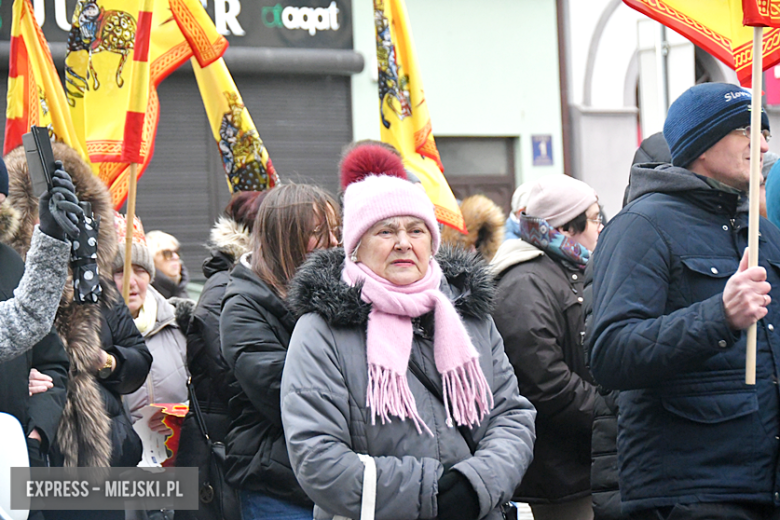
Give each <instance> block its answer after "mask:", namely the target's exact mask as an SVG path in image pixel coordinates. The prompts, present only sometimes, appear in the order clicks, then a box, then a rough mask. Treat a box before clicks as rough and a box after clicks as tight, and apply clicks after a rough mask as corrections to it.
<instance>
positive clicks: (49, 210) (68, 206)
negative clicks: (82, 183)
mask: <svg viewBox="0 0 780 520" xmlns="http://www.w3.org/2000/svg"><path fill="white" fill-rule="evenodd" d="M55 164H56V165H57V170H55V172H54V174H53V175H52V188H51V189H50V190H49V191H47V192H46V193H44V194H43V195H41V197H40V200H39V204H38V218H39V220H40V227H41V231H43V232H44V233H46V234H47V235H49V236H50V237H53V238H57V239H59V240H63V241H64V240H65V236H66V235H67V236H68V237H70V238H71V239H75V238H76V237H78V236H79V228H78V226H77V224H78V221H79V218H81V216H82V215H83V214H84V211H83V210H82V209H81V208H80V207H79V199H78V197H76V187H75V186H73V182H72V181H71V179H70V175H68V174H67V172H66V171H65V170H63V169H62V162H61V161H56V162H55Z"/></svg>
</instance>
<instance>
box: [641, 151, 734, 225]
mask: <svg viewBox="0 0 780 520" xmlns="http://www.w3.org/2000/svg"><path fill="white" fill-rule="evenodd" d="M650 193H665V194H669V195H675V194H678V195H682V196H684V197H686V198H689V199H691V200H692V201H693V202H695V203H697V204H700V205H704V206H708V207H710V208H711V209H714V207H716V206H718V205H722V204H723V202H724V200H725V202H726V204H727V206H728V210H729V211H730V212H732V213H736V212H739V213H746V212H747V211H748V206H749V202H748V197H747V194H744V193H743V194H741V195H737V194H735V193H726V192H722V191H720V190H717V189H716V188H713V187H712V186H710V184H708V183H707V181H706V180H704V178H703V177H702V176H700V175H697V174H695V173H693V172H692V171H690V170H686V169H685V168H680V167H678V166H672V165H671V164H664V163H643V164H635V165H634V166H632V167H631V180H630V183H629V188H628V196H627V198H626V202H627V203H628V204H630V203H631V202H633V201H635V200H637V199H639V198H640V197H642V196H644V195H648V194H650Z"/></svg>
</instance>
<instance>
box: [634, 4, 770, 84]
mask: <svg viewBox="0 0 780 520" xmlns="http://www.w3.org/2000/svg"><path fill="white" fill-rule="evenodd" d="M623 2H624V3H625V4H626V5H628V6H629V7H632V8H634V9H636V10H637V11H639V12H640V13H642V14H644V15H646V16H648V17H650V18H652V19H653V20H655V21H657V22H659V23H661V24H663V25H665V26H666V27H669V28H670V29H672V30H674V31H676V32H678V33H680V34H681V35H683V36H685V37H686V38H688V39H689V40H690V41H692V42H693V43H695V44H696V45H698V46H699V47H701V48H702V49H704V50H706V51H707V52H709V53H710V54H712V55H713V56H715V57H716V58H718V59H719V60H720V61H722V62H723V63H725V64H726V65H727V66H728V67H730V68H732V69H734V70H735V71H736V73H737V78H738V79H739V82H740V83H741V84H742V86H745V87H747V86H750V85H751V82H752V70H751V67H752V63H753V29H752V28H751V27H747V26H746V25H743V10H742V3H743V2H742V0H707V1H706V2H705V1H702V0H623ZM746 2H747V3H749V2H750V0H746ZM752 2H753V4H756V8H755V10H754V11H751V12H748V11H750V8H748V9H747V10H746V11H745V13H744V15H745V18H744V23H748V22H750V25H767V26H772V27H776V26H777V25H778V24H777V20H778V17H779V16H780V8H779V7H778V1H777V0H759V1H758V4H761V6H759V5H758V4H757V3H756V0H752ZM762 13H763V14H762ZM773 20H775V21H773ZM756 22H760V23H756ZM762 41H763V62H762V69H763V70H766V69H768V68H769V67H771V66H773V65H775V64H777V63H778V62H780V29H777V28H773V29H769V30H765V31H764V34H763V39H762Z"/></svg>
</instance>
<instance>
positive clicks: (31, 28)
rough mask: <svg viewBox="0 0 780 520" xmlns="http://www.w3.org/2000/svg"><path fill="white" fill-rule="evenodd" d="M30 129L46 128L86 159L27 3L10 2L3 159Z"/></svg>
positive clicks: (58, 82)
mask: <svg viewBox="0 0 780 520" xmlns="http://www.w3.org/2000/svg"><path fill="white" fill-rule="evenodd" d="M31 126H45V127H47V128H48V129H49V136H50V137H51V138H52V139H53V140H54V139H57V140H59V141H62V142H64V143H67V144H68V145H70V146H71V147H73V148H74V149H76V151H78V152H79V154H81V156H82V157H84V158H86V154H85V153H84V148H83V147H82V146H81V144H80V141H79V139H78V137H77V133H76V129H75V127H74V125H73V122H72V121H71V118H70V113H69V111H68V105H67V101H66V99H65V92H64V90H63V88H62V83H61V82H60V77H59V75H58V74H57V69H55V67H54V62H53V61H52V58H51V53H50V51H49V46H48V44H47V43H46V38H44V36H43V32H42V31H41V29H40V27H38V24H37V23H36V22H35V16H34V14H33V7H32V5H31V3H30V0H14V4H13V14H12V19H11V50H10V55H9V62H8V97H7V105H6V123H5V140H4V142H3V155H5V154H7V153H8V152H10V151H11V150H13V149H14V148H16V147H17V146H21V144H22V134H25V133H27V132H29V131H30V127H31Z"/></svg>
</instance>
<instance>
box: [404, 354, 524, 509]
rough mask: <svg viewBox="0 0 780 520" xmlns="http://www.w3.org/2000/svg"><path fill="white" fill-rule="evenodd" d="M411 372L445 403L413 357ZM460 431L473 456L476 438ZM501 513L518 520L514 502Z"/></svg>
mask: <svg viewBox="0 0 780 520" xmlns="http://www.w3.org/2000/svg"><path fill="white" fill-rule="evenodd" d="M409 370H411V371H412V374H414V377H416V378H417V379H418V381H420V382H421V383H422V384H423V386H424V387H425V388H427V389H428V391H429V392H430V393H431V394H433V395H434V396H435V397H436V399H438V400H439V401H441V402H442V403H443V402H444V395H443V394H442V391H441V388H439V386H438V385H437V384H436V383H434V382H433V380H431V378H430V377H428V374H426V373H425V371H424V370H423V369H422V368H421V367H420V365H418V364H417V362H416V361H414V360H413V359H412V358H411V357H410V358H409ZM458 431H459V432H460V434H461V435H462V436H463V440H465V441H466V444H467V445H468V447H469V451H470V452H471V454H472V455H474V453H475V452H476V451H477V443H476V442H475V441H474V437H472V435H471V429H470V428H469V427H468V426H458ZM501 513H502V514H503V516H504V520H517V507H515V505H514V504H513V503H512V502H505V503H503V504H501Z"/></svg>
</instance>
